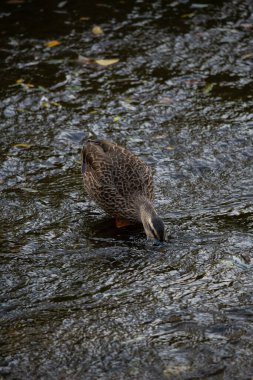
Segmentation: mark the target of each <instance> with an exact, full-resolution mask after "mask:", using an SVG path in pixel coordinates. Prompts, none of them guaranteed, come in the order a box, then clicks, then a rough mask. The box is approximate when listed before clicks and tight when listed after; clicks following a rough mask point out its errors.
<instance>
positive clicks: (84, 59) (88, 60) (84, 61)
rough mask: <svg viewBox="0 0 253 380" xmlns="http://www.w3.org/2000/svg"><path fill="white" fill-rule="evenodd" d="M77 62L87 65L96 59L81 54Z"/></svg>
mask: <svg viewBox="0 0 253 380" xmlns="http://www.w3.org/2000/svg"><path fill="white" fill-rule="evenodd" d="M77 62H78V63H81V64H85V65H90V64H91V63H95V60H94V59H92V58H88V57H84V56H83V55H80V54H79V55H78V57H77Z"/></svg>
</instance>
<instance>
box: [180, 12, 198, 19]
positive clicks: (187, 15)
mask: <svg viewBox="0 0 253 380" xmlns="http://www.w3.org/2000/svg"><path fill="white" fill-rule="evenodd" d="M194 15H195V13H194V12H192V13H185V14H184V15H182V16H181V18H191V17H193V16H194Z"/></svg>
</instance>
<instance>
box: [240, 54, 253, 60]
mask: <svg viewBox="0 0 253 380" xmlns="http://www.w3.org/2000/svg"><path fill="white" fill-rule="evenodd" d="M252 57H253V53H248V54H244V55H243V56H242V59H248V58H252Z"/></svg>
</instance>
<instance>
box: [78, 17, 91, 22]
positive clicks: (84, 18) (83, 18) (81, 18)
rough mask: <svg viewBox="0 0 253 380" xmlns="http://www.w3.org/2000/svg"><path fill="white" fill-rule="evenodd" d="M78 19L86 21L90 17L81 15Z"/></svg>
mask: <svg viewBox="0 0 253 380" xmlns="http://www.w3.org/2000/svg"><path fill="white" fill-rule="evenodd" d="M79 20H80V21H88V20H90V17H83V16H82V17H80V18H79Z"/></svg>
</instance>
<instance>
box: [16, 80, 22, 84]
mask: <svg viewBox="0 0 253 380" xmlns="http://www.w3.org/2000/svg"><path fill="white" fill-rule="evenodd" d="M23 82H24V79H17V80H16V83H17V84H21V83H23Z"/></svg>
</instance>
